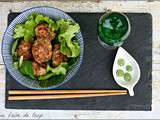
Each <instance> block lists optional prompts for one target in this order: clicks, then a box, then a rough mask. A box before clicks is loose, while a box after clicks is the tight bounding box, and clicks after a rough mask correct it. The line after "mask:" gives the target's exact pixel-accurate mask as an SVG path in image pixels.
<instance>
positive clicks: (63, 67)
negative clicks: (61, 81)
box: [38, 62, 68, 80]
mask: <svg viewBox="0 0 160 120" xmlns="http://www.w3.org/2000/svg"><path fill="white" fill-rule="evenodd" d="M67 68H68V63H66V62H63V63H61V64H60V65H59V66H58V67H56V68H52V67H51V66H50V65H47V74H46V75H42V76H39V77H38V80H47V79H49V78H51V77H52V76H57V75H63V76H64V75H66V73H67Z"/></svg>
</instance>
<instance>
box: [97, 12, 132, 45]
mask: <svg viewBox="0 0 160 120" xmlns="http://www.w3.org/2000/svg"><path fill="white" fill-rule="evenodd" d="M130 31H131V24H130V21H129V19H128V17H127V16H126V15H125V14H123V13H119V12H112V11H110V10H108V11H106V13H105V14H104V15H102V16H101V17H100V19H99V22H98V41H99V42H100V44H101V45H102V46H104V47H105V48H117V47H120V46H122V44H123V43H124V41H125V40H126V39H127V37H128V36H129V34H130Z"/></svg>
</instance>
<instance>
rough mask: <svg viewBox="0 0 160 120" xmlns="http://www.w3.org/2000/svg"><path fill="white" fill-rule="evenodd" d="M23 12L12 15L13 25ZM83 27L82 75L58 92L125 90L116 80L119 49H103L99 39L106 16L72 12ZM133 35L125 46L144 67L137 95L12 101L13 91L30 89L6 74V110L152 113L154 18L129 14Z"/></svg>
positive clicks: (79, 72) (10, 17)
mask: <svg viewBox="0 0 160 120" xmlns="http://www.w3.org/2000/svg"><path fill="white" fill-rule="evenodd" d="M18 14H19V13H10V14H9V16H8V23H10V22H11V21H12V20H13V19H14V18H15V17H16V16H17V15H18ZM69 14H70V15H71V16H72V17H73V19H75V20H76V21H77V22H78V23H79V24H80V26H81V31H82V34H83V37H84V44H85V51H84V59H83V63H82V65H81V68H80V70H79V71H78V73H77V74H76V75H75V76H74V77H73V78H72V79H71V80H70V81H69V82H67V83H66V84H64V85H63V86H61V87H59V88H57V89H123V88H121V87H119V86H118V85H117V84H116V83H115V81H114V79H113V77H112V72H111V70H112V64H113V61H114V57H115V54H116V51H117V50H107V49H105V48H103V47H102V46H101V45H100V44H99V43H98V40H97V30H96V27H97V22H98V19H99V17H100V16H101V15H102V13H69ZM127 16H128V17H129V19H130V21H131V26H132V29H131V34H130V36H129V38H128V39H127V41H126V42H125V43H124V45H123V47H124V48H125V49H126V50H127V51H128V52H129V53H131V54H132V55H133V56H134V57H135V59H136V60H137V62H138V63H139V65H140V68H141V78H140V81H139V82H138V84H137V85H136V87H135V96H134V97H130V96H129V95H126V96H111V97H94V98H81V99H65V100H34V101H8V100H7V97H8V94H7V91H8V90H10V89H28V88H26V87H24V86H22V85H20V84H19V83H17V82H16V81H15V80H14V79H13V78H12V77H11V76H10V75H9V74H8V72H7V74H6V104H5V105H6V108H11V109H52V110H56V109H58V110H151V104H152V75H151V72H152V17H151V15H150V14H148V13H127Z"/></svg>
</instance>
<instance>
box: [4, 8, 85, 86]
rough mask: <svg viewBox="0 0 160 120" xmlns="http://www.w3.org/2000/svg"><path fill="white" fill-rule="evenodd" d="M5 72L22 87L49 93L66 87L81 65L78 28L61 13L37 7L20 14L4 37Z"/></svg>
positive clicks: (81, 48) (53, 9)
mask: <svg viewBox="0 0 160 120" xmlns="http://www.w3.org/2000/svg"><path fill="white" fill-rule="evenodd" d="M2 46H3V48H2V53H3V58H4V63H5V65H6V67H7V70H8V71H9V72H10V74H11V75H12V76H13V77H14V78H15V79H16V80H17V81H18V82H20V83H21V84H23V85H25V86H27V87H30V88H33V89H50V88H55V87H58V86H59V85H61V84H63V83H65V82H66V81H68V80H69V79H71V77H72V76H73V75H74V74H75V73H76V72H77V70H78V69H79V67H80V64H81V62H82V56H83V39H82V35H81V33H80V26H79V24H78V23H76V22H75V21H74V20H73V19H72V18H71V17H70V16H68V15H67V14H65V13H64V12H63V11H61V10H58V9H55V8H50V7H37V8H32V9H29V10H27V11H25V12H23V13H21V14H20V15H19V16H18V17H16V18H15V20H13V22H12V23H11V24H10V25H9V27H8V28H7V30H6V32H5V34H4V37H3V45H2Z"/></svg>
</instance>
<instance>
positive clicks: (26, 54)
mask: <svg viewBox="0 0 160 120" xmlns="http://www.w3.org/2000/svg"><path fill="white" fill-rule="evenodd" d="M31 47H32V44H31V43H30V42H27V41H24V40H22V41H21V42H20V44H19V46H18V48H17V53H18V56H23V58H24V59H25V60H27V59H30V58H32V52H31Z"/></svg>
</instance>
